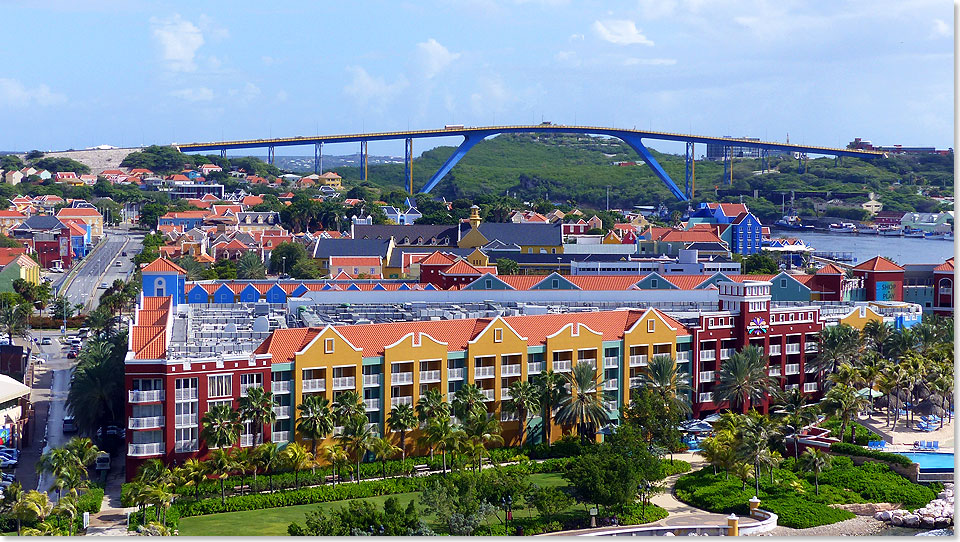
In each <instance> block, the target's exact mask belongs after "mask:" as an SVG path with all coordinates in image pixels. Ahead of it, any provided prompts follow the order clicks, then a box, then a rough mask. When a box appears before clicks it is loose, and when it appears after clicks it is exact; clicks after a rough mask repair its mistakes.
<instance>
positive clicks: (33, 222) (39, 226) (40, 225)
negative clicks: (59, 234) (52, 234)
mask: <svg viewBox="0 0 960 542" xmlns="http://www.w3.org/2000/svg"><path fill="white" fill-rule="evenodd" d="M64 227H66V226H64V225H63V222H60V219H58V218H57V217H55V216H53V215H34V216H31V217H30V218H28V219H26V220H24V221H23V223H22V224H20V225H18V226H17V227H15V228H14V229H15V230H20V231H31V230H32V231H47V230H59V229H63V228H64Z"/></svg>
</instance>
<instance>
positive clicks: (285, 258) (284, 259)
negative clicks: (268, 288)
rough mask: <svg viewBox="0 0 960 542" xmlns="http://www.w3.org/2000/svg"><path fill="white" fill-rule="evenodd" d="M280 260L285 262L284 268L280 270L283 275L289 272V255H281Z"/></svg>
mask: <svg viewBox="0 0 960 542" xmlns="http://www.w3.org/2000/svg"><path fill="white" fill-rule="evenodd" d="M280 261H281V262H282V263H283V270H282V271H281V272H280V274H281V275H286V274H287V257H286V256H281V258H280Z"/></svg>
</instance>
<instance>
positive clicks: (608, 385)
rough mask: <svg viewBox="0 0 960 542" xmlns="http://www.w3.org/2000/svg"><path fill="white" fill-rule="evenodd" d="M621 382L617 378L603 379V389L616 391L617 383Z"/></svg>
mask: <svg viewBox="0 0 960 542" xmlns="http://www.w3.org/2000/svg"><path fill="white" fill-rule="evenodd" d="M619 383H620V381H619V380H617V379H616V378H608V379H606V380H604V381H603V389H604V390H605V391H616V390H617V385H618V384H619Z"/></svg>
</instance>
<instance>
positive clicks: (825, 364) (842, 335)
mask: <svg viewBox="0 0 960 542" xmlns="http://www.w3.org/2000/svg"><path fill="white" fill-rule="evenodd" d="M819 340H820V352H819V354H818V355H817V357H816V358H815V359H814V360H813V361H812V362H810V363H811V364H812V365H813V366H814V367H815V368H816V369H817V375H818V381H819V382H820V383H821V384H822V383H823V375H825V374H827V373H831V372H833V370H834V368H835V367H837V366H839V365H840V364H841V363H843V362H846V361H850V360H852V359H853V357H854V356H855V355H856V354H857V352H858V351H859V349H860V332H859V331H857V329H856V328H854V327H852V326H849V325H846V324H840V325H838V326H832V327H827V328H824V329H823V330H822V331H820V337H819ZM821 388H822V386H821Z"/></svg>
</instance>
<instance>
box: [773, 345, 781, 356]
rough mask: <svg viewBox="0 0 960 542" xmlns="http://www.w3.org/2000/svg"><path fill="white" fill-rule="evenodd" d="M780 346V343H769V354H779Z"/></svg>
mask: <svg viewBox="0 0 960 542" xmlns="http://www.w3.org/2000/svg"><path fill="white" fill-rule="evenodd" d="M780 348H781V345H779V344H771V345H770V355H771V356H779V355H780Z"/></svg>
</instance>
